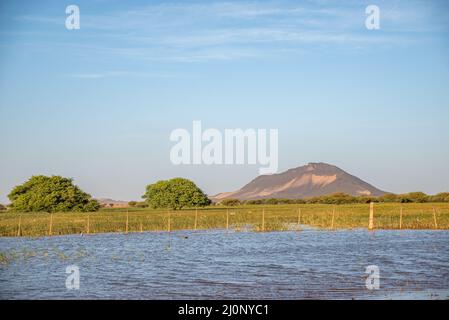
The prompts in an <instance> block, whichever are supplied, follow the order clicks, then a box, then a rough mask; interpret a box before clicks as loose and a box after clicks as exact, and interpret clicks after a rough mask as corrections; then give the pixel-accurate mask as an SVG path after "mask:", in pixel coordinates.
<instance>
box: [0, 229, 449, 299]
mask: <svg viewBox="0 0 449 320" xmlns="http://www.w3.org/2000/svg"><path fill="white" fill-rule="evenodd" d="M448 245H449V232H448V231H419V230H414V231H388V230H385V231H375V232H367V231H365V230H356V231H354V230H353V231H318V230H306V231H302V232H272V233H255V232H237V233H233V232H231V233H227V232H226V231H221V230H214V231H197V232H194V231H188V232H187V231H185V232H173V233H171V234H170V235H169V234H168V233H134V234H128V235H125V234H99V235H90V236H79V235H71V236H58V237H50V238H37V239H30V238H0V252H2V253H3V256H4V259H3V260H2V261H3V263H1V264H0V298H2V299H16V298H24V299H35V298H69V299H73V298H75V299H78V298H83V299H84V298H104V299H113V298H118V299H233V298H235V299H236V298H243V299H245V298H246V299H314V298H315V299H316V298H319V299H353V298H355V299H401V298H412V299H414V298H419V299H447V298H449V250H448ZM5 257H6V258H5ZM6 260H7V261H6ZM69 265H77V266H78V267H79V269H80V289H79V290H67V288H66V286H65V281H66V277H67V276H68V275H67V274H66V273H65V271H66V267H67V266H69ZM368 265H377V266H379V268H380V290H374V291H369V290H367V289H366V287H365V279H366V276H367V275H366V274H365V268H366V266H368Z"/></svg>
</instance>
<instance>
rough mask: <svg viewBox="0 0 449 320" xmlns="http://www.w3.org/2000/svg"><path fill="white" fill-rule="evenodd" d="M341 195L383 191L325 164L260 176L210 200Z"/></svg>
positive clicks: (372, 194) (309, 165) (373, 193)
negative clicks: (339, 193)
mask: <svg viewBox="0 0 449 320" xmlns="http://www.w3.org/2000/svg"><path fill="white" fill-rule="evenodd" d="M335 192H344V193H347V194H350V195H354V196H360V195H371V196H381V195H383V194H385V192H384V191H382V190H379V189H377V188H376V187H374V186H372V185H370V184H369V183H367V182H365V181H363V180H361V179H359V178H357V177H355V176H353V175H350V174H349V173H347V172H345V171H343V170H342V169H340V168H338V167H336V166H333V165H330V164H327V163H309V164H308V165H305V166H302V167H298V168H294V169H290V170H287V171H285V172H282V173H278V174H273V175H262V176H259V177H257V178H255V179H254V180H253V181H251V182H250V183H248V184H247V185H245V186H244V187H243V188H241V189H240V190H238V191H234V192H225V193H220V194H217V195H215V196H213V197H211V199H212V200H213V201H220V200H222V199H226V198H233V199H240V200H253V199H263V198H291V199H297V198H308V197H315V196H321V195H326V194H331V193H335Z"/></svg>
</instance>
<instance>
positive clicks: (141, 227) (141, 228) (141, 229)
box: [140, 221, 143, 232]
mask: <svg viewBox="0 0 449 320" xmlns="http://www.w3.org/2000/svg"><path fill="white" fill-rule="evenodd" d="M140 232H143V226H142V221H140Z"/></svg>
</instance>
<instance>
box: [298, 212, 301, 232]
mask: <svg viewBox="0 0 449 320" xmlns="http://www.w3.org/2000/svg"><path fill="white" fill-rule="evenodd" d="M300 225H301V208H298V230H299V226H300Z"/></svg>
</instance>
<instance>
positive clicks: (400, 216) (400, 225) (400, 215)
mask: <svg viewBox="0 0 449 320" xmlns="http://www.w3.org/2000/svg"><path fill="white" fill-rule="evenodd" d="M399 229H402V207H401V212H400V214H399Z"/></svg>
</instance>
